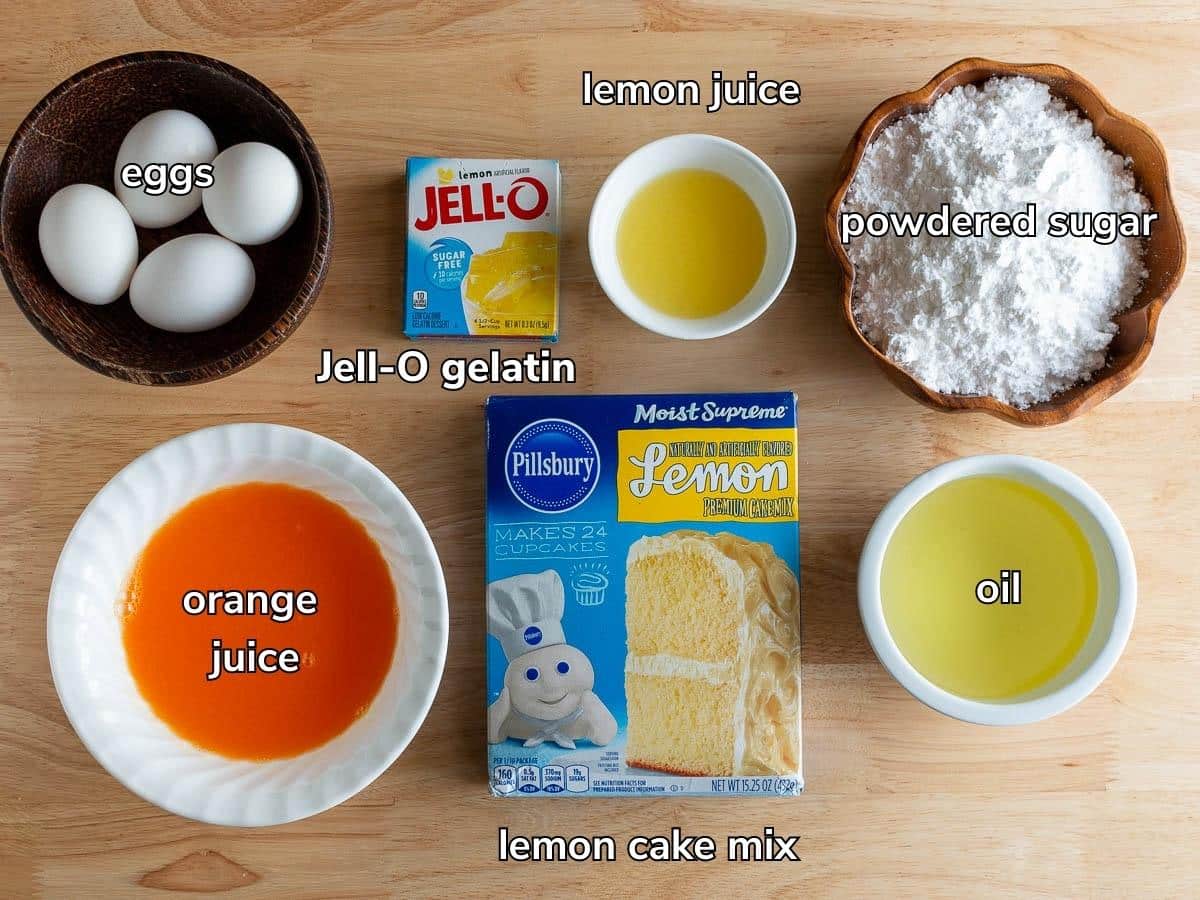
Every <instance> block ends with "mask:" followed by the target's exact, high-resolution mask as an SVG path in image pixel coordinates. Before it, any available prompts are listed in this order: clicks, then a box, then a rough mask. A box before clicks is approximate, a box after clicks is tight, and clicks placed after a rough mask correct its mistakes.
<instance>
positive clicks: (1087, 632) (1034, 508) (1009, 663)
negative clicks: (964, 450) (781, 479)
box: [858, 456, 1137, 725]
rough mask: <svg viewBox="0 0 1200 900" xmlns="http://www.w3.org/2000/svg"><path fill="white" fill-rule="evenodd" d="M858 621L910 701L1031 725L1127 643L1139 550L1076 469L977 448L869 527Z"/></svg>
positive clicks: (1083, 686) (918, 483)
mask: <svg viewBox="0 0 1200 900" xmlns="http://www.w3.org/2000/svg"><path fill="white" fill-rule="evenodd" d="M858 603H859V611H860V612H861V614H862V620H863V626H864V628H865V629H866V633H867V638H868V639H869V640H870V642H871V646H872V647H873V648H874V650H875V653H876V655H877V656H878V657H879V660H880V662H882V663H883V665H884V667H885V668H887V670H888V671H889V672H890V673H891V674H892V676H893V677H894V678H895V679H896V680H897V681H899V682H900V684H901V685H902V686H903V687H904V688H905V689H906V690H908V692H909V693H911V694H912V695H913V696H914V697H916V698H917V699H918V700H920V701H922V702H923V703H925V704H926V705H928V706H930V707H932V708H933V709H936V710H938V711H939V712H943V713H945V714H947V715H949V716H953V717H954V718H956V719H961V720H963V721H966V722H975V723H978V724H982V725H1023V724H1028V723H1031V722H1036V721H1039V720H1041V719H1045V718H1048V717H1050V716H1053V715H1056V714H1058V713H1060V712H1062V711H1064V710H1066V709H1069V708H1070V707H1072V706H1074V705H1075V704H1076V703H1078V702H1079V701H1081V700H1083V699H1084V698H1085V697H1087V696H1088V694H1090V693H1091V692H1092V691H1093V690H1095V689H1096V687H1097V686H1098V685H1099V684H1100V683H1101V682H1102V681H1103V680H1104V679H1105V678H1106V677H1107V676H1108V674H1109V672H1111V671H1112V668H1113V666H1114V665H1115V664H1116V662H1117V658H1118V657H1119V656H1120V655H1121V652H1122V650H1124V648H1125V643H1126V641H1127V640H1128V638H1129V632H1130V629H1131V628H1132V626H1133V616H1134V609H1135V607H1136V605H1137V575H1136V572H1135V569H1134V561H1133V551H1132V550H1131V548H1130V546H1129V539H1128V538H1127V537H1126V535H1125V531H1124V529H1123V528H1122V527H1121V523H1120V522H1119V521H1118V520H1117V517H1116V515H1115V514H1114V513H1113V511H1112V510H1111V509H1110V508H1109V506H1108V504H1107V503H1105V502H1104V500H1103V498H1102V497H1101V496H1100V495H1099V494H1098V493H1096V491H1095V490H1093V489H1092V488H1091V487H1090V486H1089V485H1088V484H1087V483H1086V482H1084V481H1083V480H1082V479H1080V478H1079V477H1077V476H1076V475H1073V474H1072V473H1070V472H1068V471H1067V470H1066V469H1063V468H1062V467H1060V466H1056V465H1054V464H1052V463H1048V462H1045V461H1043V460H1040V459H1034V458H1032V457H1027V456H970V457H965V458H963V459H958V460H955V461H953V462H949V463H945V464H944V465H940V466H937V467H936V468H934V469H931V470H930V471H928V472H926V473H925V474H924V475H921V476H920V477H919V478H917V479H915V480H914V481H913V482H911V483H910V484H908V485H907V486H906V487H905V488H903V489H902V490H901V491H900V492H899V493H898V494H897V495H896V496H895V497H894V498H893V499H892V501H891V502H890V503H889V504H888V505H887V506H886V507H884V509H883V512H881V513H880V515H879V518H878V519H876V521H875V525H874V526H873V527H872V528H871V531H870V533H869V534H868V535H867V541H866V545H865V546H864V548H863V553H862V558H861V560H860V563H859V570H858Z"/></svg>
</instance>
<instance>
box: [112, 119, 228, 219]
mask: <svg viewBox="0 0 1200 900" xmlns="http://www.w3.org/2000/svg"><path fill="white" fill-rule="evenodd" d="M216 155H217V141H216V138H214V137H213V133H212V132H211V131H209V130H208V126H207V125H205V124H204V122H202V121H201V120H200V119H199V118H197V117H196V116H194V115H192V114H191V113H190V112H184V111H183V110H182V109H160V110H159V111H158V112H156V113H151V114H150V115H148V116H146V118H144V119H142V120H141V121H140V122H138V123H137V124H136V125H134V126H133V127H132V128H131V129H129V133H128V134H127V135H125V140H123V141H122V142H121V149H120V150H118V151H117V164H116V167H115V168H114V170H113V179H114V180H115V181H116V186H117V198H118V199H119V200H120V201H121V202H122V203H124V204H125V208H126V209H128V210H129V215H130V216H131V217H132V218H133V221H134V222H135V223H137V224H138V225H141V226H142V227H143V228H164V227H166V226H167V225H174V224H175V223H176V222H181V221H183V220H184V219H186V218H187V217H188V216H190V215H191V214H192V213H194V212H195V211H196V210H197V209H199V208H200V189H199V188H196V187H191V184H192V182H191V176H190V175H189V174H188V171H189V170H188V169H187V168H180V167H194V166H196V165H200V164H208V163H211V162H212V161H213V158H214V157H215V156H216ZM128 165H136V166H139V167H143V169H142V173H141V177H142V180H143V182H144V183H145V182H148V183H149V190H147V189H146V188H145V187H126V185H125V180H124V179H123V178H122V172H123V171H124V170H125V167H126V166H128ZM146 166H155V167H165V168H166V170H167V172H168V173H169V172H170V169H171V167H176V172H177V173H178V174H177V175H176V174H174V173H171V177H175V178H177V179H179V180H177V181H176V182H175V185H174V187H175V189H177V190H181V189H183V188H187V187H190V188H191V189H190V190H188V191H187V193H184V194H177V193H174V192H173V191H172V187H173V185H172V184H171V181H170V180H169V179H168V178H165V177H164V173H161V172H154V171H151V172H147V171H146V170H145V168H144V167H146ZM191 171H192V172H193V173H194V169H192V170H191ZM184 178H187V179H188V180H187V181H186V182H185V181H183V180H182V179H184ZM159 191H161V193H159Z"/></svg>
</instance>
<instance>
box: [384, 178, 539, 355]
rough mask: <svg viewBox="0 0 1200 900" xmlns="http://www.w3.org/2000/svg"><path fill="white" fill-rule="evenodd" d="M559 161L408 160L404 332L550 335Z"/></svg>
mask: <svg viewBox="0 0 1200 900" xmlns="http://www.w3.org/2000/svg"><path fill="white" fill-rule="evenodd" d="M558 198H559V176H558V162H557V161H555V160H546V159H542V160H537V159H535V160H520V159H510V160H502V159H435V158H429V157H411V158H409V160H408V279H407V283H406V286H405V299H404V333H405V334H406V335H408V336H409V337H411V338H419V337H430V336H439V337H467V336H477V335H478V336H487V337H514V338H540V339H542V340H547V341H554V340H557V339H558V212H559V211H558Z"/></svg>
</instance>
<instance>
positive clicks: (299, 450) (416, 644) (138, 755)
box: [46, 423, 449, 826]
mask: <svg viewBox="0 0 1200 900" xmlns="http://www.w3.org/2000/svg"><path fill="white" fill-rule="evenodd" d="M246 481H278V482H285V483H287V484H292V485H295V486H297V487H303V488H307V489H309V490H312V491H316V492H318V493H320V494H322V495H323V496H324V497H326V498H328V499H329V500H332V501H334V502H335V503H338V504H339V505H341V506H342V507H343V508H344V509H345V510H346V511H347V512H348V513H350V514H351V515H352V516H354V517H355V518H356V519H358V520H359V521H360V522H361V523H362V524H363V526H364V527H365V528H366V529H367V532H368V533H369V534H370V535H371V537H373V538H374V539H375V541H376V542H377V543H378V544H379V549H380V551H381V552H382V554H383V557H384V559H385V560H386V561H387V564H388V569H389V571H390V573H391V576H392V582H393V583H394V585H395V587H396V603H397V606H398V607H399V610H400V616H399V622H398V624H397V628H398V631H397V635H396V651H395V655H394V656H393V658H392V667H391V670H390V671H389V672H388V675H387V677H386V678H385V679H384V682H383V685H382V686H381V687H380V689H379V693H378V694H377V695H376V697H375V700H374V701H373V702H372V703H371V705H370V706H369V707H368V709H367V711H366V712H365V713H364V714H363V715H362V716H360V717H359V718H358V719H357V720H356V721H355V722H354V723H353V724H351V725H350V727H349V728H347V729H346V730H345V731H343V732H342V733H341V734H339V735H338V736H336V737H334V738H333V739H331V740H330V741H328V742H327V743H325V744H323V745H321V746H320V747H316V748H314V749H312V750H310V751H308V752H307V753H302V754H301V755H299V756H294V757H289V758H287V759H276V760H270V761H267V762H247V761H244V760H234V759H227V758H225V757H223V756H218V755H217V754H215V753H210V752H209V751H207V750H201V749H200V748H199V747H195V746H193V745H192V744H190V743H188V742H187V741H185V740H183V739H182V738H180V737H178V736H177V735H175V733H174V732H172V731H171V730H170V729H169V728H168V727H167V726H166V725H165V724H163V722H162V721H161V720H159V719H158V717H157V716H156V715H155V714H154V712H153V711H152V710H151V709H150V706H149V704H148V703H147V702H146V701H145V700H144V699H143V698H142V695H141V693H140V692H139V691H138V688H137V686H136V684H135V683H134V680H133V676H132V674H131V673H130V671H129V665H128V662H127V660H126V657H125V650H124V644H123V642H122V639H121V621H120V615H119V607H120V605H121V603H120V601H121V598H122V596H123V592H124V590H125V585H126V584H127V582H128V579H129V573H130V571H131V570H132V568H133V566H134V563H135V562H136V560H137V557H138V556H139V555H140V554H141V552H142V548H143V547H144V546H145V544H146V542H147V541H148V540H149V539H150V537H151V535H153V534H154V532H155V531H156V530H157V529H158V527H159V526H160V525H161V524H162V523H163V522H164V521H165V520H166V519H167V518H169V517H170V516H171V515H172V514H173V513H174V512H175V511H176V510H178V509H179V508H180V507H182V506H184V505H185V504H186V503H188V502H189V501H191V500H192V499H194V498H196V497H198V496H200V495H201V494H204V493H207V492H208V491H211V490H214V489H215V488H219V487H223V486H225V485H229V484H238V483H241V482H246ZM448 630H449V612H448V608H447V604H446V584H445V581H444V580H443V578H442V568H441V564H440V563H439V562H438V557H437V551H436V550H435V549H434V547H433V542H432V541H431V540H430V539H429V533H428V532H427V531H426V530H425V526H424V525H423V524H422V522H421V519H420V517H419V516H418V515H417V513H416V510H414V509H413V508H412V505H411V504H409V502H408V500H407V499H406V498H405V496H404V495H403V494H402V493H401V492H400V489H399V488H397V487H396V485H394V484H393V483H392V482H391V480H390V479H389V478H388V477H387V476H386V475H384V474H383V473H382V472H381V471H379V469H377V468H375V466H373V465H371V463H369V462H367V460H365V459H363V458H362V457H361V456H359V455H358V454H357V453H355V452H354V451H352V450H350V449H348V448H346V447H343V446H342V445H341V444H339V443H337V442H336V441H331V440H330V439H329V438H326V437H322V436H320V435H317V434H313V433H312V432H309V431H303V430H301V429H299V428H289V427H286V426H283V425H265V424H250V423H246V424H241V423H239V424H235V425H218V426H216V427H214V428H204V429H201V430H200V431H193V432H192V433H191V434H185V435H183V436H182V437H177V438H175V439H174V440H170V441H167V442H166V443H165V444H161V445H160V446H158V447H155V448H154V449H153V450H150V451H149V452H147V453H145V454H143V455H142V456H140V457H138V458H137V459H135V460H134V461H133V462H131V463H130V464H129V465H128V466H126V467H125V468H124V469H122V470H121V471H120V472H118V473H117V475H116V476H115V477H114V478H113V479H112V481H110V482H109V483H108V484H106V485H105V486H104V487H103V488H101V490H100V492H99V493H98V494H96V496H95V498H93V500H92V502H91V503H89V504H88V506H87V509H85V510H84V511H83V514H82V515H80V517H79V521H78V522H76V523H75V527H74V528H73V529H72V530H71V534H70V536H69V537H68V538H67V542H66V545H65V546H64V547H63V551H62V555H61V556H60V557H59V560H58V567H57V568H56V569H55V571H54V580H53V582H52V583H51V585H50V603H49V609H48V611H47V616H46V639H47V644H48V649H49V654H50V671H51V674H52V675H53V677H54V686H55V687H56V688H57V689H58V696H59V698H60V699H61V700H62V705H63V709H64V710H66V713H67V718H68V719H69V720H70V721H71V724H72V725H73V726H74V728H75V731H76V732H77V733H78V734H79V737H80V739H81V740H82V741H83V743H84V746H86V747H87V749H88V750H90V751H91V754H92V756H94V757H95V758H96V760H97V761H98V762H99V763H100V764H101V765H102V766H104V768H106V769H107V770H108V771H109V772H110V773H111V774H112V775H113V776H114V777H115V778H117V780H118V781H120V782H121V783H122V784H124V785H125V786H126V787H127V788H129V789H130V790H131V791H133V792H134V793H135V794H138V795H139V796H141V797H143V798H144V799H146V800H148V801H149V802H151V803H154V804H156V805H158V806H161V807H162V808H163V809H166V810H168V811H170V812H173V813H176V814H177V815H181V816H187V817H189V818H192V819H198V820H200V821H202V822H210V823H213V824H216V825H243V826H249V825H277V824H279V823H282V822H291V821H293V820H295V819H302V818H304V817H305V816H311V815H313V814H314V813H318V812H321V811H322V810H325V809H328V808H330V807H331V806H335V805H336V804H338V803H341V802H342V801H343V800H345V799H347V798H348V797H351V796H353V795H354V794H356V793H358V792H359V791H360V790H362V789H363V788H364V787H366V786H367V785H368V784H370V783H371V782H372V781H374V780H375V779H376V778H377V777H379V775H381V774H382V773H383V772H384V770H386V769H387V768H388V766H390V765H391V764H392V763H393V762H395V760H396V758H397V757H398V756H399V755H400V753H401V751H403V750H404V748H405V747H406V746H408V743H409V741H411V740H412V738H413V735H415V734H416V732H417V729H418V728H419V727H420V726H421V723H422V722H423V721H424V719H425V715H426V713H428V712H429V707H430V705H431V704H432V703H433V698H434V694H436V692H437V688H438V684H439V682H440V681H441V677H442V667H443V665H444V663H445V659H446V638H447V633H448Z"/></svg>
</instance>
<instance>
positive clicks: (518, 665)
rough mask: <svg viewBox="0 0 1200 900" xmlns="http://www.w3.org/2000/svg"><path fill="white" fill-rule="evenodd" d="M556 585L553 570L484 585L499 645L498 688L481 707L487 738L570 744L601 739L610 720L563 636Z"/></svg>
mask: <svg viewBox="0 0 1200 900" xmlns="http://www.w3.org/2000/svg"><path fill="white" fill-rule="evenodd" d="M563 608H564V591H563V583H562V579H561V578H560V577H559V575H558V572H556V571H554V570H553V569H547V570H546V571H545V572H541V573H538V574H536V575H535V574H528V575H514V576H513V577H511V578H504V579H501V580H500V581H493V582H492V583H491V584H489V585H488V597H487V612H488V633H489V634H491V635H494V636H495V637H496V639H497V640H499V641H500V644H501V646H502V647H503V648H504V656H505V658H506V659H507V660H508V670H507V671H506V672H505V673H504V688H503V690H501V692H500V696H499V697H498V698H497V699H496V701H495V702H494V703H493V704H492V705H491V706H489V707H488V743H489V744H498V743H500V742H501V741H504V740H507V739H509V738H515V739H516V740H519V741H524V746H526V747H537V746H538V745H540V744H542V743H545V742H546V741H553V742H554V743H555V744H557V745H558V746H560V747H565V748H567V749H572V750H573V749H575V742H576V741H577V740H587V741H591V742H592V743H593V744H596V745H597V746H603V745H604V744H607V743H608V742H609V741H611V740H612V739H613V738H614V737H615V736H616V733H617V720H616V719H615V718H613V715H612V713H610V712H609V711H608V707H606V706H605V705H604V703H603V702H602V701H601V700H600V698H599V697H598V696H596V694H595V692H594V691H593V690H592V688H593V686H594V685H595V680H596V676H595V672H594V670H593V669H592V664H591V662H590V661H589V660H588V658H587V657H586V656H584V654H583V653H582V652H581V651H580V650H579V649H578V648H576V647H572V646H571V645H570V644H568V643H567V638H566V635H565V634H564V633H563V627H562V616H563Z"/></svg>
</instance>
